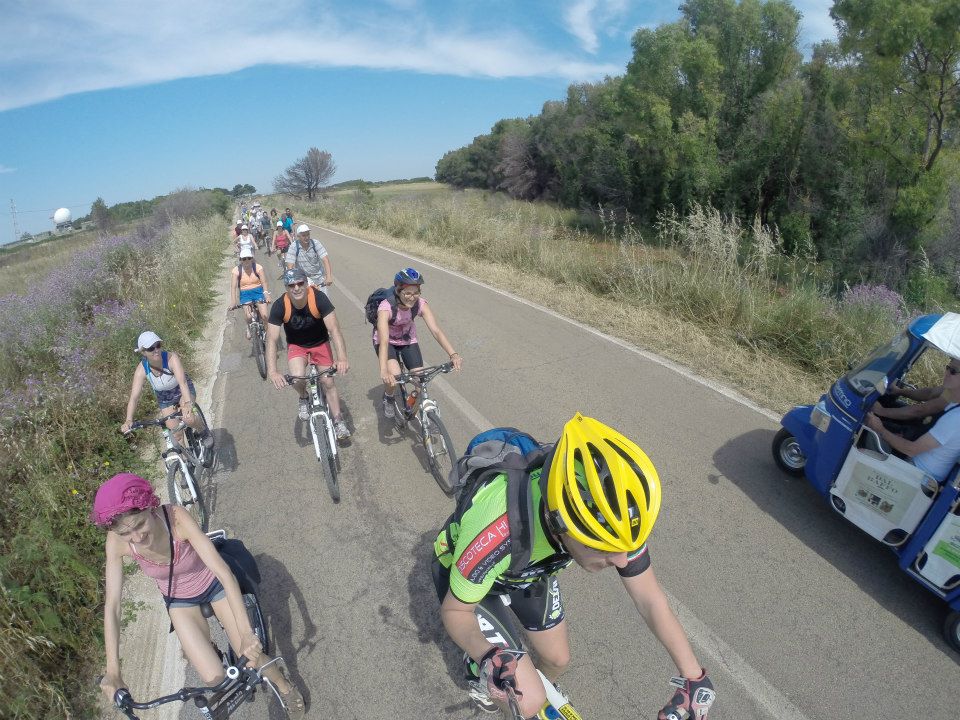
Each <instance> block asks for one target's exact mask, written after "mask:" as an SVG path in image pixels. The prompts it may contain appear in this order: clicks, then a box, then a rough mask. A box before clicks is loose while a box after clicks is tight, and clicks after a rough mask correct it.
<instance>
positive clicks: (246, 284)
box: [230, 248, 270, 340]
mask: <svg viewBox="0 0 960 720" xmlns="http://www.w3.org/2000/svg"><path fill="white" fill-rule="evenodd" d="M230 272H231V274H232V277H233V282H232V283H231V284H230V305H231V306H233V305H238V304H242V303H248V302H253V303H260V304H259V305H256V306H255V307H256V308H257V312H258V313H260V317H261V319H262V320H263V326H264V327H266V326H267V306H266V305H265V303H266V301H267V298H269V297H270V289H269V288H268V287H267V276H266V273H264V272H263V266H262V265H259V264H258V263H257V262H256V261H255V260H254V259H253V250H251V249H250V248H244V249H243V250H241V251H240V264H239V265H237V266H236V267H235V268H233V269H232V270H231V271H230ZM238 296H239V297H238ZM243 310H244V314H245V315H246V318H247V340H249V339H250V321H252V320H253V309H252V308H251V307H250V306H247V307H245V308H244V309H243Z"/></svg>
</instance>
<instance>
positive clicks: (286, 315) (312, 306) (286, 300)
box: [283, 286, 320, 325]
mask: <svg viewBox="0 0 960 720" xmlns="http://www.w3.org/2000/svg"><path fill="white" fill-rule="evenodd" d="M311 290H312V291H313V292H310V291H311ZM315 292H317V290H316V288H314V287H312V286H308V287H307V308H308V309H309V310H310V314H311V315H313V316H314V317H315V318H316V319H317V320H319V319H320V308H318V307H317V296H316V295H314V293H315ZM291 315H293V303H292V302H290V294H289V293H284V294H283V323H284V325H286V324H287V323H288V322H290V316H291Z"/></svg>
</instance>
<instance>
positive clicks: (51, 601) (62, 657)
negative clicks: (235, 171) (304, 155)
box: [0, 208, 226, 718]
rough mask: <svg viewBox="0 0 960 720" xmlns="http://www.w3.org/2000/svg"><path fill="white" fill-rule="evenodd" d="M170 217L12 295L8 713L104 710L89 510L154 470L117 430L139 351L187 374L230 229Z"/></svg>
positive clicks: (7, 437) (5, 311) (2, 661)
mask: <svg viewBox="0 0 960 720" xmlns="http://www.w3.org/2000/svg"><path fill="white" fill-rule="evenodd" d="M168 210H170V212H168V213H167V214H166V215H164V216H162V218H159V219H158V222H163V223H164V224H162V225H159V226H154V227H141V228H139V229H138V230H136V231H134V232H132V233H130V234H128V235H124V236H117V237H104V238H101V239H100V240H99V241H98V242H97V243H96V244H94V245H92V246H91V247H89V248H88V249H86V250H82V251H77V252H75V253H74V254H73V255H72V257H71V260H70V262H69V263H68V264H66V265H63V266H61V267H59V268H57V269H55V270H53V271H52V272H50V273H49V274H47V275H46V277H42V276H40V277H39V278H38V279H37V280H35V281H34V282H32V283H30V284H29V286H28V287H27V289H26V291H25V292H24V293H22V294H9V295H6V296H4V297H2V298H0V397H2V399H0V487H3V489H4V492H3V493H2V494H0V618H2V625H0V708H2V709H3V710H2V713H0V714H2V715H3V716H4V717H11V718H21V717H22V718H26V717H31V718H35V717H67V716H73V717H90V716H92V715H93V714H94V711H93V710H92V706H91V704H90V703H91V698H92V697H93V695H94V693H93V692H92V691H91V687H90V678H91V675H92V673H93V671H94V670H95V669H96V668H97V667H98V665H99V662H100V659H99V658H100V657H101V653H102V640H101V639H99V638H100V631H101V627H102V625H101V617H102V616H101V610H100V608H101V607H102V604H101V603H102V589H101V587H100V586H101V577H102V544H103V537H102V535H101V533H99V532H98V531H96V530H95V529H94V528H93V527H92V526H91V525H90V524H89V522H88V520H87V513H88V512H89V510H90V506H91V504H92V500H93V495H94V492H95V491H96V488H97V486H98V485H99V484H100V483H101V482H102V481H103V480H105V479H106V478H108V477H109V476H110V475H112V474H113V473H114V472H115V471H117V470H120V469H123V470H133V471H135V472H137V471H138V472H141V473H144V474H146V475H147V476H148V477H149V476H150V475H151V474H152V472H151V468H149V467H146V466H145V465H144V461H143V460H142V459H140V457H139V456H138V454H137V453H136V452H135V448H132V447H131V446H130V445H129V444H128V443H127V442H126V441H125V440H124V439H123V438H122V437H121V436H120V434H119V433H118V432H117V429H118V426H119V423H120V422H121V421H122V418H123V413H124V408H125V406H126V398H127V392H128V390H129V384H130V378H131V376H132V372H133V367H134V363H135V362H136V359H135V357H134V355H133V353H132V350H133V348H134V346H135V345H136V337H137V335H138V333H140V332H141V331H142V330H143V329H145V328H147V327H149V328H152V329H154V330H156V331H157V332H158V333H159V334H160V336H161V337H162V338H163V339H164V341H165V342H166V344H167V345H168V346H172V347H175V348H177V349H178V350H179V351H183V352H184V354H185V357H186V359H187V365H188V366H189V364H190V362H189V357H190V353H189V338H190V337H192V336H194V335H195V334H196V333H197V332H198V331H199V329H200V325H201V320H202V317H203V315H204V312H205V310H206V309H207V308H208V306H209V304H210V300H211V298H210V291H209V289H208V288H209V287H210V284H211V279H212V277H213V275H214V273H216V272H217V271H219V267H220V261H221V257H222V253H223V251H224V249H225V245H226V243H225V233H224V231H223V227H224V222H223V220H222V219H220V218H214V217H208V218H207V219H202V220H201V219H196V215H197V214H198V212H197V209H196V208H192V209H191V210H190V211H189V212H186V213H185V214H186V215H187V216H188V217H192V218H193V219H191V220H189V221H187V220H182V219H181V220H178V219H173V220H172V222H169V224H167V221H170V220H171V219H172V218H176V217H177V215H178V213H177V212H176V210H177V208H168ZM209 211H210V209H209V208H207V211H206V212H207V213H209ZM180 214H181V215H182V214H184V213H180ZM23 269H24V270H25V271H28V270H29V266H24V268H23ZM154 471H155V470H154Z"/></svg>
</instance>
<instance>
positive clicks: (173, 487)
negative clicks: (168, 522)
mask: <svg viewBox="0 0 960 720" xmlns="http://www.w3.org/2000/svg"><path fill="white" fill-rule="evenodd" d="M167 492H168V493H169V495H170V501H171V502H175V503H177V505H181V506H182V507H184V508H185V509H186V511H187V512H188V513H190V517H192V518H193V519H194V520H195V521H196V523H197V525H199V526H200V529H201V530H203V531H204V532H206V531H207V508H206V505H204V503H203V495H201V494H200V487H199V486H198V485H197V481H196V479H194V478H193V477H192V476H191V477H188V476H186V475H185V474H184V472H183V467H181V465H180V463H177V464H176V465H171V466H170V469H169V470H168V471H167Z"/></svg>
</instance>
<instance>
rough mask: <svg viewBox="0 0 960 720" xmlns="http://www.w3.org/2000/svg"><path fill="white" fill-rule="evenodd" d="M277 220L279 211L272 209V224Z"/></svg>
mask: <svg viewBox="0 0 960 720" xmlns="http://www.w3.org/2000/svg"><path fill="white" fill-rule="evenodd" d="M276 219H277V209H276V208H270V222H274V221H276Z"/></svg>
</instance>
